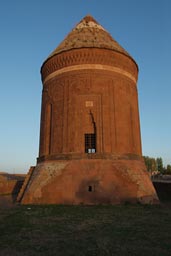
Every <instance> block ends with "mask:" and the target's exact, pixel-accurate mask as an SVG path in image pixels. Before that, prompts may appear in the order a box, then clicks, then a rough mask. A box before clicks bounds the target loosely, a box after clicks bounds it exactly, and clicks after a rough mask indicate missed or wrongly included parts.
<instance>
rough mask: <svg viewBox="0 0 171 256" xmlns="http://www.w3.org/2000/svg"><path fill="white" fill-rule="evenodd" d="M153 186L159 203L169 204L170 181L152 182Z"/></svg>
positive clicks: (170, 199) (170, 195) (170, 197)
mask: <svg viewBox="0 0 171 256" xmlns="http://www.w3.org/2000/svg"><path fill="white" fill-rule="evenodd" d="M153 185H154V187H155V189H156V192H157V195H158V197H159V199H160V201H161V202H171V181H170V182H163V181H153Z"/></svg>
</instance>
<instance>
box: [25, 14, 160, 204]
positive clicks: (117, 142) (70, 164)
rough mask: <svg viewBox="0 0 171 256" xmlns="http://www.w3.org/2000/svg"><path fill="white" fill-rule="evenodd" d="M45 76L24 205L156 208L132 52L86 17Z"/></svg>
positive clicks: (54, 56) (45, 65) (57, 52)
mask: <svg viewBox="0 0 171 256" xmlns="http://www.w3.org/2000/svg"><path fill="white" fill-rule="evenodd" d="M41 76H42V83H43V90H42V109H41V127H40V149H39V157H38V159H37V165H36V167H34V168H31V170H30V172H29V174H28V177H27V182H25V185H24V188H23V192H21V194H20V200H21V201H22V203H23V204H28V203H29V204H30V203H43V204H44V203H52V204H100V203H102V204H103V203H104V204H117V203H123V202H133V203H134V202H142V203H155V202H157V201H158V198H157V196H156V192H155V190H154V188H153V185H152V183H151V181H150V178H149V176H148V174H147V172H146V168H145V164H144V161H143V158H142V151H141V136H140V121H139V111H138V95H137V77H138V66H137V64H136V62H135V61H134V59H133V58H132V57H131V56H130V55H129V54H128V52H126V51H125V50H124V49H123V48H122V47H121V46H120V45H119V44H118V43H117V42H116V41H115V40H114V39H113V38H112V37H111V35H110V34H109V33H108V32H107V31H106V30H105V29H104V28H103V27H102V26H101V25H100V24H99V23H98V22H97V21H95V20H94V18H93V17H91V16H86V17H85V18H83V19H82V20H81V22H80V23H79V24H78V25H76V27H75V28H74V29H73V30H72V31H71V32H70V33H69V34H68V35H67V37H66V38H65V39H64V41H62V43H61V44H60V45H59V46H58V47H57V48H56V49H55V50H54V51H53V52H52V53H51V55H50V56H49V57H48V58H47V59H46V60H45V62H44V63H43V65H42V68H41ZM22 193H23V194H22Z"/></svg>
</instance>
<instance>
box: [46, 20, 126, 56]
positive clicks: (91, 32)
mask: <svg viewBox="0 0 171 256" xmlns="http://www.w3.org/2000/svg"><path fill="white" fill-rule="evenodd" d="M80 48H101V49H109V50H114V51H117V52H120V53H123V54H125V55H127V56H129V57H130V55H129V54H128V53H127V52H126V51H125V50H124V49H123V48H122V47H121V46H120V45H119V44H118V43H117V42H116V41H115V40H114V39H113V38H112V36H111V35H110V34H109V33H108V32H107V31H106V30H105V29H104V28H103V27H102V26H101V25H100V24H99V23H98V22H97V21H96V20H95V19H94V18H93V17H92V16H91V15H87V16H85V17H84V18H83V19H82V20H81V21H80V22H79V23H78V24H77V25H76V26H75V28H73V29H72V31H71V32H70V33H69V34H68V35H67V36H66V38H65V39H64V40H63V41H62V42H61V43H60V44H59V46H58V47H57V48H56V49H55V50H54V51H53V52H52V53H51V54H50V56H49V57H48V58H50V57H52V56H54V55H56V54H58V53H61V52H64V51H68V50H71V49H80Z"/></svg>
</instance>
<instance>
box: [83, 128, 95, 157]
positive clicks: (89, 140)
mask: <svg viewBox="0 0 171 256" xmlns="http://www.w3.org/2000/svg"><path fill="white" fill-rule="evenodd" d="M85 153H88V154H93V153H96V134H95V133H86V134H85Z"/></svg>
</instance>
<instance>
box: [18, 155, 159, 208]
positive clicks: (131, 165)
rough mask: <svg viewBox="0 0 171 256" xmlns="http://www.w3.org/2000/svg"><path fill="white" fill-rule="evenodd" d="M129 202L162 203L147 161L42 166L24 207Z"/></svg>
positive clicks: (29, 186)
mask: <svg viewBox="0 0 171 256" xmlns="http://www.w3.org/2000/svg"><path fill="white" fill-rule="evenodd" d="M89 190H91V191H89ZM125 202H132V203H136V202H141V203H144V204H146V203H157V202H158V198H157V196H156V193H155V190H154V188H153V186H152V183H151V181H150V179H149V176H148V174H147V172H146V170H145V165H144V162H143V161H140V160H113V161H112V160H110V159H109V160H108V159H104V160H101V159H91V160H89V159H82V160H68V161H65V160H63V161H62V160H61V161H58V162H56V161H51V162H46V163H40V164H38V165H37V166H36V168H35V171H34V174H33V176H32V180H31V182H30V183H29V184H28V189H27V191H26V193H25V196H24V199H23V201H22V203H23V204H25V203H26V204H28V203H35V204H37V203H38V204H44V203H45V204H120V203H125Z"/></svg>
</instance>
